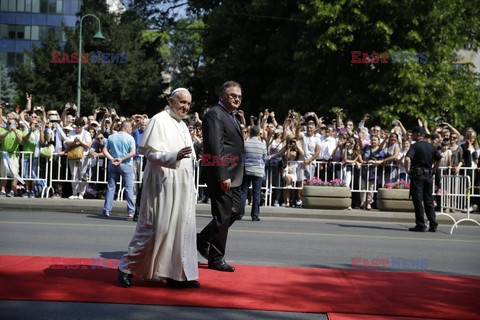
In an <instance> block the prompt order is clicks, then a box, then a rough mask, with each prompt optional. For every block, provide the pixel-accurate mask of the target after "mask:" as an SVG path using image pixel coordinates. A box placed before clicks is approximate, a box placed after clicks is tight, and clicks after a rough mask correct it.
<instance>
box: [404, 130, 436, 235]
mask: <svg viewBox="0 0 480 320" xmlns="http://www.w3.org/2000/svg"><path fill="white" fill-rule="evenodd" d="M412 138H413V140H414V141H416V143H415V144H413V145H412V146H411V147H410V149H409V150H408V152H407V156H406V158H405V162H406V170H407V172H408V173H409V175H410V194H411V196H412V201H413V205H414V207H415V227H413V228H409V229H408V230H409V231H413V232H425V231H426V230H427V227H426V225H425V220H424V214H425V213H426V214H427V219H428V221H429V223H430V225H429V229H428V231H429V232H436V231H437V226H438V223H437V221H436V218H435V205H434V203H433V196H432V190H433V173H434V172H435V170H436V169H437V168H438V165H439V163H440V160H441V159H442V155H441V154H440V152H439V151H438V150H437V149H436V148H435V147H434V146H433V145H432V144H430V143H428V142H427V141H426V140H425V131H424V130H423V128H421V127H414V128H413V129H412Z"/></svg>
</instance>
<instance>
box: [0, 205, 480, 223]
mask: <svg viewBox="0 0 480 320" xmlns="http://www.w3.org/2000/svg"><path fill="white" fill-rule="evenodd" d="M103 203H104V200H98V199H88V200H87V199H84V200H77V199H72V200H71V199H38V198H36V199H24V198H0V210H4V209H14V210H22V211H34V212H36V211H59V212H71V213H82V214H83V213H90V214H99V215H101V214H102V209H103ZM110 214H112V215H115V216H125V215H126V214H127V208H126V203H125V201H114V202H113V208H112V211H111V212H110ZM438 214H439V213H437V215H438ZM196 215H197V216H201V217H203V216H205V217H210V216H211V215H210V205H209V204H197V205H196ZM249 215H250V206H247V207H246V209H245V216H246V217H248V216H249ZM451 215H452V216H453V217H454V218H455V219H456V220H459V219H462V218H465V217H466V214H465V213H452V214H451ZM260 216H261V217H274V218H293V219H328V220H352V221H377V222H398V223H414V220H415V214H414V213H413V212H385V211H379V210H372V211H365V210H359V209H353V210H320V209H305V208H285V207H261V208H260ZM470 217H471V218H472V219H475V220H477V221H480V215H479V214H471V216H470ZM437 222H438V223H439V224H442V225H453V222H452V219H450V218H449V217H447V216H445V215H440V216H438V217H437ZM465 225H475V224H474V223H471V222H466V223H465Z"/></svg>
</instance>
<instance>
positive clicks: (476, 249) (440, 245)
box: [0, 210, 480, 320]
mask: <svg viewBox="0 0 480 320" xmlns="http://www.w3.org/2000/svg"><path fill="white" fill-rule="evenodd" d="M208 221H209V218H208V217H197V229H201V228H202V227H203V226H204V225H206V224H207V223H208ZM411 226H412V224H406V223H386V222H371V221H369V222H359V221H345V220H341V221H339V220H338V221H337V220H323V219H322V220H320V219H292V218H268V217H267V218H263V219H262V221H260V222H252V221H249V220H242V221H237V222H236V223H235V224H234V225H233V226H232V228H231V233H230V236H229V243H228V246H227V257H226V258H227V261H228V262H229V263H231V264H233V265H235V264H255V265H282V266H295V267H318V268H336V269H351V268H352V263H354V264H356V266H357V267H358V266H360V267H362V268H363V267H366V262H368V263H369V265H371V264H372V262H374V259H378V261H380V260H382V261H383V264H384V266H385V268H384V271H385V272H389V271H399V270H402V271H407V272H418V271H422V272H431V273H442V274H450V275H475V276H479V275H480V259H479V258H478V257H480V245H479V244H480V228H479V227H474V226H465V225H463V226H462V225H461V226H460V227H459V228H458V229H456V230H455V232H454V234H453V235H450V234H449V233H448V232H449V230H450V228H449V227H448V226H440V228H439V230H438V232H437V233H429V232H426V233H412V232H408V231H407V229H408V227H411ZM134 230H135V224H134V223H133V222H132V221H131V220H130V221H128V220H127V219H126V218H125V217H123V216H112V217H110V218H104V217H103V216H100V215H94V214H75V213H62V212H46V211H42V212H34V211H31V210H27V211H24V212H22V211H14V210H0V254H16V255H39V256H69V257H103V258H119V257H120V256H121V255H122V254H123V253H125V251H126V248H127V245H128V243H129V241H130V239H131V236H132V234H133V232H134ZM419 262H420V263H419ZM0 272H1V271H0ZM200 281H201V279H200ZM0 308H1V309H2V310H3V311H2V313H1V315H0V318H2V319H22V318H23V319H31V318H32V315H35V317H34V318H36V319H65V318H66V317H65V316H66V312H68V314H69V315H68V318H69V319H85V318H88V319H109V318H115V319H122V317H120V316H119V315H126V314H127V315H129V317H128V318H129V319H154V318H155V319H213V318H217V319H305V320H308V319H322V318H325V317H324V316H322V315H320V314H306V313H285V312H282V313H279V312H264V311H261V312H260V311H248V310H231V309H210V308H178V307H160V306H134V305H113V304H91V303H90V304H87V303H52V302H19V301H1V302H0Z"/></svg>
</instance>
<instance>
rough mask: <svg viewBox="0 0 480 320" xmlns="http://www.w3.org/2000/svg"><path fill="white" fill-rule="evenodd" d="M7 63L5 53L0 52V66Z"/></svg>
mask: <svg viewBox="0 0 480 320" xmlns="http://www.w3.org/2000/svg"><path fill="white" fill-rule="evenodd" d="M6 64H7V53H6V52H0V66H4V65H6Z"/></svg>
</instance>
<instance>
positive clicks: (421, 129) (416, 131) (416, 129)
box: [412, 126, 425, 134]
mask: <svg viewBox="0 0 480 320" xmlns="http://www.w3.org/2000/svg"><path fill="white" fill-rule="evenodd" d="M412 133H420V134H425V130H423V128H422V127H420V126H416V127H413V129H412Z"/></svg>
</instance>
